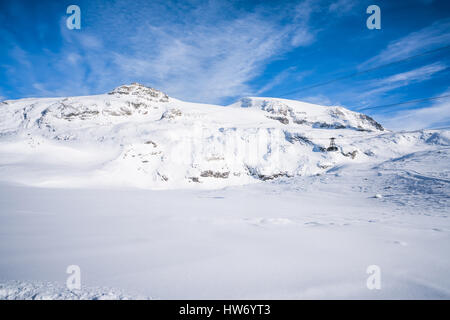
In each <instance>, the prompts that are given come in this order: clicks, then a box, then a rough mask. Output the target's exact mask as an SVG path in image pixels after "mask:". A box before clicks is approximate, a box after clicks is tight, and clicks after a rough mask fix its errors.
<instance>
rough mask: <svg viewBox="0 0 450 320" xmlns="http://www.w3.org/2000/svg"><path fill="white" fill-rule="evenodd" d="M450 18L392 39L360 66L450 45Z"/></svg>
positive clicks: (389, 60)
mask: <svg viewBox="0 0 450 320" xmlns="http://www.w3.org/2000/svg"><path fill="white" fill-rule="evenodd" d="M449 30H450V19H443V20H439V21H436V22H435V23H433V24H432V25H430V26H428V27H426V28H423V29H421V30H419V31H415V32H411V33H409V34H408V35H406V36H404V37H402V38H400V39H397V40H395V41H392V42H391V43H389V45H388V46H387V47H386V48H385V49H383V50H382V51H381V52H380V53H379V54H377V55H376V56H374V57H372V58H371V59H369V60H367V61H366V62H364V63H363V64H361V65H360V68H362V69H363V68H367V67H368V66H373V65H379V64H384V63H389V62H392V61H396V60H400V59H403V58H407V57H409V56H412V55H414V54H418V53H422V52H425V51H428V50H432V49H435V48H438V47H443V46H446V45H450V31H449Z"/></svg>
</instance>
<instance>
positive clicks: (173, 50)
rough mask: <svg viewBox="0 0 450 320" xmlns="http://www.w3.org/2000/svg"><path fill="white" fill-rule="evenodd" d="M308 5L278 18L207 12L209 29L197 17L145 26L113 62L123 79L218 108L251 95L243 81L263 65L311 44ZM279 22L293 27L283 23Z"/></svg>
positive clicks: (259, 13)
mask: <svg viewBox="0 0 450 320" xmlns="http://www.w3.org/2000/svg"><path fill="white" fill-rule="evenodd" d="M312 3H313V2H312V1H309V0H307V1H304V2H301V3H300V4H298V5H297V6H296V7H295V10H293V11H292V12H294V13H293V14H292V12H291V11H290V10H287V9H285V11H282V12H281V16H280V15H279V14H278V15H275V14H267V11H264V10H262V11H258V10H255V11H253V12H246V13H236V15H235V16H234V18H233V19H229V17H227V18H222V17H221V14H220V12H219V11H220V6H219V7H217V8H215V7H210V8H209V11H210V12H209V13H208V14H207V16H211V15H212V16H214V17H215V18H216V19H215V20H214V21H213V23H211V24H209V23H207V24H205V23H203V24H196V21H197V18H196V17H193V19H192V21H187V22H186V21H182V23H180V24H175V25H170V26H169V25H162V26H158V27H155V26H153V25H151V24H144V25H142V26H141V28H140V29H139V30H136V32H135V34H134V36H133V37H132V38H130V39H129V49H131V50H129V51H131V52H126V53H121V52H114V53H112V61H113V63H114V64H115V65H116V66H117V67H118V68H119V70H120V71H121V72H122V73H123V74H126V75H127V76H128V77H131V76H133V77H134V78H138V79H142V80H141V81H145V82H148V83H150V84H152V85H154V86H157V87H160V88H162V89H163V90H165V91H167V92H168V93H169V94H170V95H172V96H175V97H178V98H182V99H183V98H189V99H193V100H195V101H201V102H212V103H220V102H221V101H222V100H223V99H224V98H227V97H233V96H238V95H246V94H251V93H252V89H251V88H250V87H249V85H248V82H249V81H250V80H252V79H254V78H255V77H257V76H258V75H259V74H260V72H262V71H263V69H264V66H265V65H266V63H267V62H268V61H270V60H271V59H273V58H275V57H276V56H277V55H279V54H281V53H284V52H286V51H289V50H291V49H293V48H295V47H297V46H305V45H308V44H310V43H312V42H313V41H314V34H313V31H311V28H310V26H309V18H310V15H311V12H312V11H313V8H312V7H311V6H312ZM202 15H203V16H204V15H205V12H202ZM281 18H283V19H291V20H292V22H293V23H289V24H282V23H281V22H280V19H281ZM187 30H189V31H187ZM143 39H144V40H143ZM145 39H151V40H152V41H151V43H149V42H148V41H146V40H145Z"/></svg>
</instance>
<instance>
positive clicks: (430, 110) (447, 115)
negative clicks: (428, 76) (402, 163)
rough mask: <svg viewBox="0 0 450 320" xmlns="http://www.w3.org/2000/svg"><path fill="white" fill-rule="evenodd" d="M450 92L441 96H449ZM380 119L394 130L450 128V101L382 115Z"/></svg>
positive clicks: (446, 100)
mask: <svg viewBox="0 0 450 320" xmlns="http://www.w3.org/2000/svg"><path fill="white" fill-rule="evenodd" d="M448 94H450V90H447V91H445V92H443V93H442V94H440V95H448ZM440 95H439V96H440ZM378 119H379V120H380V121H381V122H382V123H383V124H384V125H385V126H386V128H389V129H392V130H417V129H429V128H438V127H444V126H450V100H449V99H448V98H447V99H443V100H441V101H437V102H435V103H433V104H432V105H431V106H430V107H426V108H420V109H411V110H404V111H400V112H397V113H394V114H385V115H383V114H381V115H379V116H378Z"/></svg>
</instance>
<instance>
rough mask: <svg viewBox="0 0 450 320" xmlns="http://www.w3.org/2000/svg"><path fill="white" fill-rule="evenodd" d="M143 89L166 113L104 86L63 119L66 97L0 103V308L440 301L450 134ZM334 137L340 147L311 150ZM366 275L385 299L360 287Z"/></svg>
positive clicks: (448, 282) (298, 107) (444, 294)
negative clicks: (20, 302) (246, 148)
mask: <svg viewBox="0 0 450 320" xmlns="http://www.w3.org/2000/svg"><path fill="white" fill-rule="evenodd" d="M134 89H135V88H132V90H134ZM139 90H141V89H139ZM142 90H144V94H145V95H150V96H151V97H152V99H160V100H162V102H161V101H159V100H158V101H159V102H158V103H156V105H153V102H151V101H150V100H148V99H149V98H148V97H147V98H145V97H144V98H145V99H147V100H148V101H150V102H151V103H150V104H149V105H148V106H147V107H144V106H142V105H138V107H135V106H134V105H133V104H131V105H129V104H128V102H129V101H130V98H129V97H126V98H124V97H122V96H117V94H119V93H117V90H116V91H115V92H114V93H113V94H112V95H103V96H96V97H81V98H69V100H70V99H72V100H73V101H72V104H73V105H75V106H78V107H77V108H76V109H75V111H74V110H72V109H70V108H72V107H68V106H67V105H66V106H65V107H64V106H63V107H61V101H60V100H62V99H53V100H52V99H47V100H45V101H44V100H41V99H34V100H33V99H31V100H27V101H25V100H19V101H18V102H8V104H7V105H3V106H2V108H6V109H5V110H7V112H6V113H5V114H7V115H8V116H2V118H1V121H0V124H1V128H0V129H1V130H0V132H1V136H0V181H1V182H0V299H14V298H17V299H78V298H80V299H139V298H147V297H152V298H156V299H179V298H191V299H218V298H232V299H240V298H243V299H247V298H249V299H280V298H281V299H298V298H308V299H309V298H321V299H322V298H363V299H380V298H388V299H398V298H405V299H419V298H420V299H422V298H425V299H428V298H438V299H441V298H444V299H448V298H450V255H449V252H450V236H449V234H450V222H449V221H450V220H449V217H448V216H449V214H450V210H449V201H450V188H449V182H450V162H449V156H450V155H449V153H450V146H449V137H450V134H449V131H448V130H428V131H415V132H403V133H393V132H389V131H382V130H379V129H377V127H376V125H375V124H374V123H372V122H370V121H369V122H367V121H368V120H367V119H365V118H364V117H362V118H361V117H360V116H359V115H358V114H356V115H355V114H352V113H350V111H346V110H345V109H343V110H340V112H337V113H336V112H335V110H336V109H327V107H320V106H319V107H318V108H319V111H317V110H316V109H312V110H313V111H309V110H310V108H314V105H308V104H302V103H298V102H289V101H287V100H280V99H268V98H248V99H243V100H241V101H240V102H239V103H237V104H234V105H232V106H229V107H219V106H205V105H196V104H189V103H184V102H179V101H177V100H174V99H172V98H168V97H167V100H168V101H166V97H165V96H164V95H162V94H160V93H158V92H151V91H150V93H149V92H146V91H145V89H142ZM119 92H121V91H120V90H119ZM120 94H122V93H120ZM110 96H111V98H109V97H110ZM135 98H136V97H134V96H133V97H132V100H133V99H135ZM144 98H142V97H139V96H138V97H137V98H136V99H138V100H139V99H144ZM99 99H100V100H101V101H103V102H102V103H104V105H103V104H102V103H100V102H99ZM108 99H112V100H114V101H115V102H114V101H113V102H114V103H113V102H110V101H109V100H108ZM121 99H122V100H123V101H122V100H121ZM91 100H92V101H91ZM55 101H56V102H55ZM79 101H82V102H83V103H81V104H80V105H78V104H77V103H78V102H79ZM86 101H90V102H89V103H88V102H86ZM117 101H119V102H117ZM120 101H121V102H120ZM127 101H128V102H127ZM133 101H134V100H133ZM264 101H266V102H264ZM267 101H269V102H267ZM270 101H272V102H273V103H270ZM66 102H67V101H66ZM138 102H139V101H138ZM53 103H56V104H54V105H53ZM108 103H110V105H108ZM133 103H137V102H136V101H134V102H133ZM121 104H123V105H125V106H128V107H131V108H133V109H130V110H132V111H133V112H131V114H129V112H128V111H130V110H129V109H126V108H125V107H124V106H123V105H121ZM167 104H171V105H170V106H168V105H167ZM175 104H176V105H177V108H175ZM84 105H90V108H88V112H85V111H86V110H85V109H83V108H84V107H83V106H84ZM93 105H95V107H94V106H93ZM33 106H38V109H33ZM49 106H50V107H49ZM286 106H287V107H288V108H287V109H284V108H285V107H286ZM96 107H98V108H100V109H99V110H100V111H99V113H95V112H93V109H95V108H96ZM122 107H124V108H125V109H121V108H122ZM154 107H158V109H154ZM24 108H25V109H26V111H24V110H25V109H24ZM58 108H59V109H58ZM80 108H81V109H80ZM105 108H106V109H105ZM148 108H150V110H147V109H148ZM214 108H216V109H214ZM227 108H228V109H227ZM289 108H291V110H290V109H289ZM69 109H70V110H72V111H70V110H69ZM174 109H176V110H180V111H181V115H180V113H179V112H178V111H176V110H175V111H173V110H174ZM33 110H34V111H33ZM45 110H47V111H45ZM55 110H57V111H55ZM68 110H69V111H70V112H69V111H68ZM80 110H84V111H80ZM105 110H107V111H105ZM127 110H128V111H127ZM330 110H332V112H331V115H330V113H329V111H330ZM94 111H95V110H94ZM285 111H286V112H285ZM8 112H9V113H8ZM24 112H25V114H26V116H24ZM58 112H59V113H58ZM61 112H62V113H61ZM145 112H147V113H145ZM152 112H154V113H152ZM302 112H303V113H302ZM115 113H117V114H118V115H113V116H111V114H115ZM149 113H151V114H150V115H149ZM341 113H342V114H341ZM55 114H56V115H57V116H55V117H54V116H53V115H55ZM61 114H64V116H61ZM164 114H165V116H164ZM99 115H102V116H101V117H97V116H99ZM147 116H148V117H150V118H148V117H147ZM301 116H304V118H303V120H305V119H306V120H305V122H302V121H297V122H298V123H295V122H294V120H295V119H297V120H299V119H300V118H299V117H301ZM77 117H78V118H77ZM84 117H85V118H84ZM96 117H97V118H96ZM273 117H277V118H279V117H285V118H286V119H288V120H289V123H287V124H286V123H283V122H286V121H285V120H283V119H281V120H280V119H278V120H277V119H273ZM329 117H331V118H329ZM354 117H356V118H354ZM75 118H76V119H75ZM39 119H41V120H39ZM102 121H103V122H102ZM320 123H328V124H330V123H331V125H332V126H336V127H334V128H333V127H328V128H325V127H324V125H321V124H320ZM342 124H343V125H345V126H346V128H342V127H341V125H342ZM198 126H199V127H200V128H202V129H201V130H200V131H195V130H196V128H198ZM358 126H361V128H359V129H358ZM261 128H265V129H264V130H262V129H261ZM205 131H206V133H205ZM233 132H235V133H236V132H237V134H236V136H234V135H233V134H232V133H233ZM267 132H272V133H274V132H278V133H279V134H275V135H274V136H273V137H272V138H271V139H269V140H264V139H262V140H259V141H260V142H268V144H266V145H264V146H263V148H262V149H263V150H264V152H263V153H262V155H261V157H260V158H258V156H257V157H256V158H257V159H256V160H255V159H253V160H252V159H251V158H248V157H246V156H245V155H243V154H241V153H239V152H237V151H236V150H235V149H227V147H224V145H226V144H227V141H233V139H235V138H236V137H244V138H243V139H244V142H245V143H244V144H247V145H251V144H252V141H253V140H252V139H253V137H258V136H259V135H264V134H266V133H267ZM187 135H191V138H195V139H197V140H195V139H194V141H201V139H206V141H207V143H205V142H204V141H203V142H199V143H200V144H202V147H201V148H200V147H199V146H198V145H197V144H195V143H194V147H192V141H193V140H192V139H188V140H186V141H187V142H186V141H185V140H183V139H181V140H180V137H186V136H187ZM331 136H334V137H336V138H337V139H336V143H337V145H338V147H339V151H338V152H324V151H321V150H320V147H326V146H328V143H329V138H330V137H331ZM305 137H306V138H308V139H307V140H304V139H303V138H305ZM257 140H258V139H257ZM148 141H152V142H154V143H155V144H156V146H154V144H152V143H150V142H148ZM183 141H184V142H183ZM308 141H309V142H308ZM192 148H193V149H192ZM276 149H278V151H279V152H280V154H279V155H281V158H278V160H277V158H275V153H274V150H276ZM224 150H225V151H224ZM226 150H228V152H230V153H227V152H226ZM355 150H357V152H356V153H355V156H354V157H352V156H350V155H349V154H350V153H352V152H354V151H355ZM186 152H189V154H190V155H191V156H189V157H187V159H188V161H186V158H184V157H185V156H186ZM177 155H179V157H178V158H182V161H177V160H180V159H177V157H176V156H177ZM257 155H259V154H258V153H257ZM279 155H278V156H279ZM181 156H183V157H181ZM280 159H281V160H280ZM144 161H147V162H144ZM205 172H206V173H208V174H205ZM225 172H229V173H228V176H227V177H225V175H224V173H225ZM280 174H281V175H280ZM283 175H286V176H289V177H286V176H283ZM193 177H194V178H198V179H192V178H193ZM166 178H167V179H166ZM269 178H270V179H272V178H273V179H272V180H270V179H269ZM263 180H265V181H263ZM69 265H78V266H80V268H81V282H82V289H81V291H79V292H78V293H76V294H74V293H73V292H70V291H69V290H68V289H66V288H65V282H66V279H67V277H68V276H69V275H68V274H66V268H67V266H69ZM370 265H377V266H379V267H380V269H381V289H380V290H369V289H368V288H367V286H366V280H367V278H368V277H369V275H368V274H367V273H366V269H367V267H368V266H370ZM105 288H116V289H105ZM117 288H118V289H117Z"/></svg>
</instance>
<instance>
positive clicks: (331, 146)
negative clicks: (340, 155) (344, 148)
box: [327, 138, 339, 152]
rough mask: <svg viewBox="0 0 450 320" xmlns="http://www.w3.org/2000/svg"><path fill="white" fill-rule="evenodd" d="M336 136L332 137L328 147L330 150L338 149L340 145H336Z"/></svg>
mask: <svg viewBox="0 0 450 320" xmlns="http://www.w3.org/2000/svg"><path fill="white" fill-rule="evenodd" d="M335 139H336V138H330V146H329V147H328V148H327V151H328V152H334V151H338V150H339V149H338V147H336V143H335V142H334V140H335Z"/></svg>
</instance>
